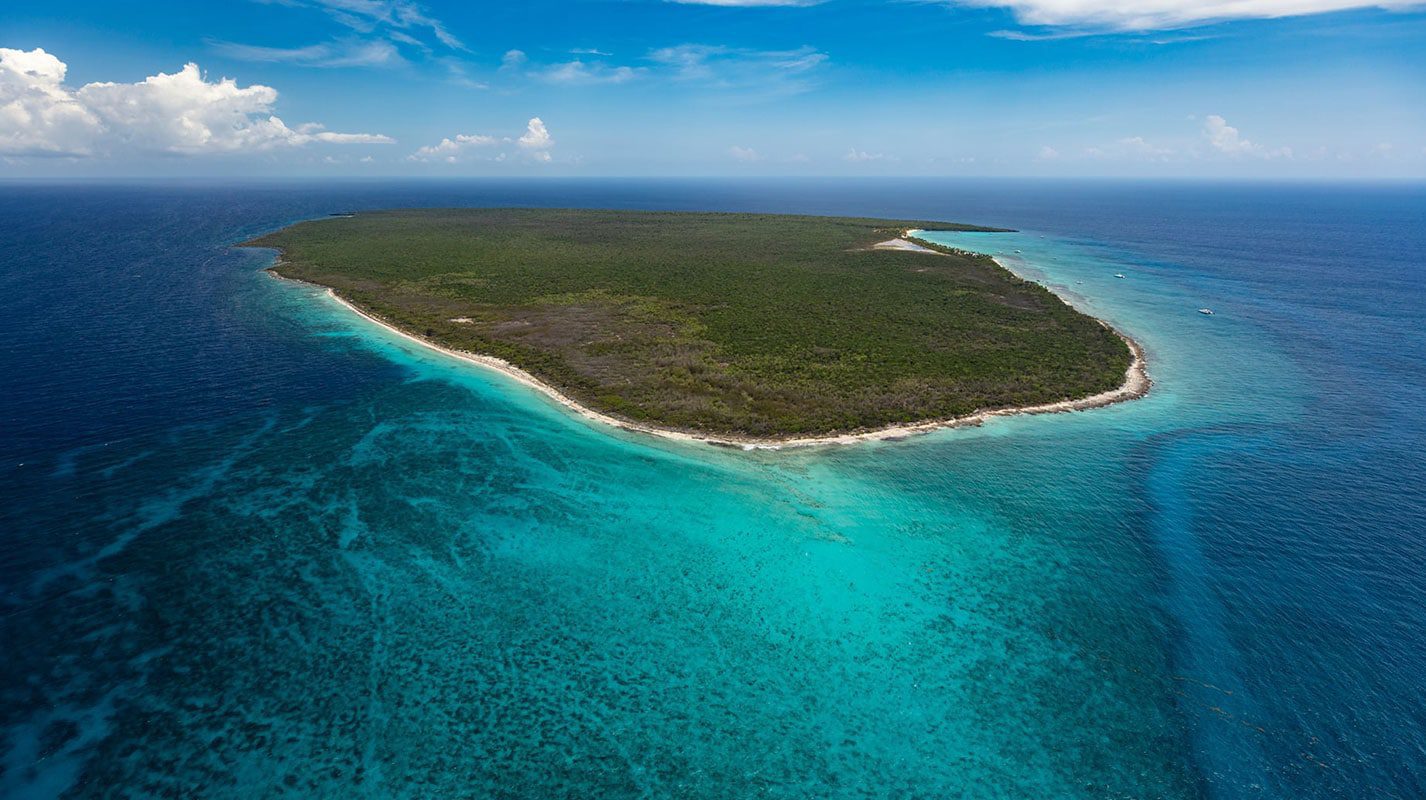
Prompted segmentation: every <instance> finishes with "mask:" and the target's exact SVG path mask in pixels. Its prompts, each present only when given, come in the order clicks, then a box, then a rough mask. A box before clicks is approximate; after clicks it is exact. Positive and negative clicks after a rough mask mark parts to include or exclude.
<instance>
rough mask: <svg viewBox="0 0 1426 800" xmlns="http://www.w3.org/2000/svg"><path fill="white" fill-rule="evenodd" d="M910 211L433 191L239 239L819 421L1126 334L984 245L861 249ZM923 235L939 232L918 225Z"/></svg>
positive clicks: (682, 422) (424, 308) (995, 375)
mask: <svg viewBox="0 0 1426 800" xmlns="http://www.w3.org/2000/svg"><path fill="white" fill-rule="evenodd" d="M908 228H923V229H927V230H987V229H984V228H973V227H971V226H960V225H946V224H942V223H936V222H924V221H914V220H878V219H849V218H835V217H798V216H773V215H762V214H702V213H698V214H693V213H650V212H634V211H576V210H551V209H435V210H420V211H388V212H380V213H362V214H358V215H356V216H355V217H350V218H332V219H324V220H317V221H312V222H303V223H300V224H297V225H294V226H292V227H290V228H287V229H285V230H282V231H278V232H276V233H273V234H270V235H268V236H263V237H261V238H258V239H255V240H253V241H251V242H248V243H247V244H248V245H251V246H258V247H275V248H280V249H281V250H282V251H283V254H284V255H283V260H282V265H281V267H280V271H281V273H282V274H283V275H284V276H287V277H292V278H299V279H301V280H305V281H310V282H313V283H317V284H321V285H323V286H329V287H332V288H333V289H335V290H336V291H337V292H339V293H340V294H341V295H342V296H343V297H345V298H347V299H348V300H350V301H351V302H353V303H355V304H356V305H358V306H360V307H362V308H364V309H367V310H369V311H371V312H372V313H374V314H376V315H378V316H380V317H382V318H384V319H386V320H387V321H389V322H391V323H392V324H394V325H396V326H398V327H400V328H402V329H404V330H407V331H411V332H414V333H418V334H421V335H424V336H425V337H426V338H428V339H429V340H431V341H433V342H435V343H437V344H440V345H443V346H446V347H450V348H454V349H459V350H469V351H473V352H478V353H485V354H489V355H494V356H499V357H501V358H504V359H506V360H508V361H510V362H512V363H514V364H515V365H517V366H520V367H522V368H524V369H526V370H528V371H529V372H531V373H533V374H534V375H536V376H538V377H540V378H541V379H543V380H545V381H547V382H549V383H551V384H553V385H555V386H557V387H559V388H561V389H562V390H564V391H565V392H566V393H568V394H569V395H570V396H572V397H574V398H576V399H578V400H580V401H581V402H583V403H585V404H587V405H589V406H591V407H593V408H596V409H598V410H601V411H605V412H608V413H612V414H615V415H618V416H621V417H624V418H627V419H630V420H634V421H638V422H643V423H648V424H654V425H659V426H664V427H670V428H681V429H689V430H696V431H700V432H704V433H722V434H740V435H746V436H778V435H787V434H824V433H833V432H849V431H855V430H859V429H867V428H875V427H882V426H886V425H890V424H895V423H906V422H917V421H923V420H929V419H943V418H950V417H956V416H961V415H964V414H969V413H972V412H974V411H976V410H979V409H992V408H1003V407H1007V406H1025V405H1034V404H1039V403H1047V402H1054V401H1057V400H1063V399H1067V398H1077V397H1084V396H1088V395H1092V394H1096V393H1099V392H1102V391H1105V390H1108V389H1112V388H1114V387H1116V386H1118V385H1119V384H1120V383H1121V382H1122V380H1123V378H1124V371H1125V369H1127V367H1128V365H1129V362H1130V359H1131V356H1130V353H1129V349H1128V347H1127V346H1126V345H1125V344H1124V342H1123V341H1122V340H1121V339H1119V337H1118V336H1117V335H1115V334H1114V333H1113V332H1112V331H1110V330H1108V329H1107V328H1105V327H1104V326H1102V325H1100V324H1099V323H1098V322H1097V321H1096V320H1094V319H1092V318H1090V317H1087V316H1085V315H1083V314H1080V313H1079V312H1077V311H1075V310H1074V309H1072V308H1070V307H1069V306H1067V305H1065V304H1064V303H1063V302H1061V301H1060V300H1059V299H1058V298H1057V297H1055V296H1054V295H1053V294H1051V293H1050V292H1049V291H1048V290H1047V289H1045V288H1044V287H1042V286H1040V285H1038V284H1036V283H1033V282H1030V281H1025V280H1021V279H1019V278H1017V277H1015V276H1014V275H1013V274H1011V273H1010V272H1008V271H1006V270H1005V269H1003V268H1001V267H1000V266H999V265H997V264H996V263H995V262H994V261H993V260H991V259H990V258H989V257H986V256H982V255H976V254H972V253H965V252H961V251H957V250H953V249H950V248H937V249H938V250H939V251H940V254H939V255H935V254H928V253H916V252H900V251H892V250H871V249H868V248H869V247H870V245H872V244H874V243H876V242H879V241H884V240H886V239H890V238H893V237H895V236H898V235H900V234H901V233H902V232H903V231H905V230H906V229H908ZM922 244H925V245H927V246H931V247H936V246H935V245H931V244H930V243H927V242H922Z"/></svg>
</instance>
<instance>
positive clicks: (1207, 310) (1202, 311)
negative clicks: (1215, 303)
mask: <svg viewBox="0 0 1426 800" xmlns="http://www.w3.org/2000/svg"><path fill="white" fill-rule="evenodd" d="M1198 313H1200V314H1207V315H1208V316H1210V317H1211V316H1213V309H1211V308H1200V309H1198Z"/></svg>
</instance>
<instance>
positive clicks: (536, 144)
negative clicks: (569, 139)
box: [518, 117, 555, 161]
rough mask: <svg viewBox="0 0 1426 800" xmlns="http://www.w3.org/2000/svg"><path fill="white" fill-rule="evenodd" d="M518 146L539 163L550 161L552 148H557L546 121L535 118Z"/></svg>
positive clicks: (526, 127) (527, 127)
mask: <svg viewBox="0 0 1426 800" xmlns="http://www.w3.org/2000/svg"><path fill="white" fill-rule="evenodd" d="M518 144H519V145H520V146H521V147H523V148H524V149H525V150H527V151H529V153H530V155H531V156H533V157H534V158H535V159H536V160H538V161H549V160H550V153H549V150H550V148H551V147H554V146H555V140H554V138H553V137H551V136H550V131H549V129H548V128H546V127H545V122H544V120H542V119H540V118H539V117H535V118H533V119H531V120H530V122H529V124H528V125H526V126H525V135H523V136H521V137H520V139H519V142H518Z"/></svg>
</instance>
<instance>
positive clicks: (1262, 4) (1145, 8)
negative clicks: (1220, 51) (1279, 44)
mask: <svg viewBox="0 0 1426 800" xmlns="http://www.w3.org/2000/svg"><path fill="white" fill-rule="evenodd" d="M952 2H955V3H957V4H959V5H967V6H977V7H982V8H1008V9H1010V10H1011V11H1012V12H1014V14H1015V18H1016V19H1017V20H1018V21H1019V22H1021V23H1022V24H1025V25H1045V26H1055V27H1059V26H1070V27H1079V28H1107V29H1112V30H1124V31H1146V30H1164V29H1171V28H1186V27H1190V26H1193V25H1201V24H1204V23H1209V22H1223V21H1227V20H1237V19H1274V18H1277V17H1296V16H1303V15H1307V14H1325V13H1328V12H1332V11H1350V10H1353V9H1363V8H1382V9H1397V8H1409V7H1412V6H1418V5H1420V4H1421V0H952Z"/></svg>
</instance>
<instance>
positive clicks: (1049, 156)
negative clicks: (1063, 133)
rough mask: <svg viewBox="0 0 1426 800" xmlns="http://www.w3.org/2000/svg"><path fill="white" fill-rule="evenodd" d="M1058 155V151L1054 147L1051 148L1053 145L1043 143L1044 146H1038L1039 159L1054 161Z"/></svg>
mask: <svg viewBox="0 0 1426 800" xmlns="http://www.w3.org/2000/svg"><path fill="white" fill-rule="evenodd" d="M1059 157H1060V151H1058V150H1056V149H1055V148H1053V147H1050V146H1049V145H1045V146H1044V147H1041V148H1040V154H1039V156H1038V158H1039V159H1040V160H1041V161H1054V160H1055V159H1057V158H1059Z"/></svg>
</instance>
